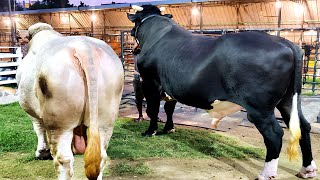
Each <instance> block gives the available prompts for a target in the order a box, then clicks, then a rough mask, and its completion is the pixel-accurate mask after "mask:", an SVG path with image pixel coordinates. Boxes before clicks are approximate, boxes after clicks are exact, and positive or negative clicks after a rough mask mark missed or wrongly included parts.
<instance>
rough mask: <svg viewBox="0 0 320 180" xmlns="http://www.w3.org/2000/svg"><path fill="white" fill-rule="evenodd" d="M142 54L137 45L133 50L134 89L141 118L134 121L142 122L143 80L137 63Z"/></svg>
mask: <svg viewBox="0 0 320 180" xmlns="http://www.w3.org/2000/svg"><path fill="white" fill-rule="evenodd" d="M140 52H141V49H140V47H139V46H138V45H137V44H136V45H135V47H134V48H133V52H132V53H133V58H134V73H133V89H134V95H135V103H136V106H137V109H138V112H139V117H138V118H136V119H135V120H134V121H136V122H140V121H142V120H143V114H142V106H143V98H144V95H143V90H142V80H141V77H140V74H139V71H138V66H137V61H138V58H139V53H140Z"/></svg>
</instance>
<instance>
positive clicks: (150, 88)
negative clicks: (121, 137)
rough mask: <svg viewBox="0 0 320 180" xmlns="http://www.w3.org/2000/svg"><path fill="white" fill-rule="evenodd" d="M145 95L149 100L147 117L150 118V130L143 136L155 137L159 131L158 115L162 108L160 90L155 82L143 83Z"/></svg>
mask: <svg viewBox="0 0 320 180" xmlns="http://www.w3.org/2000/svg"><path fill="white" fill-rule="evenodd" d="M142 87H143V93H144V95H145V98H146V100H147V110H146V112H147V115H148V117H149V118H150V125H149V128H148V129H147V130H146V131H145V132H144V133H142V135H143V136H154V135H155V134H156V133H157V129H158V123H157V121H158V114H159V107H160V98H161V96H160V88H159V86H158V85H157V84H156V83H154V82H148V81H145V80H144V81H143V82H142Z"/></svg>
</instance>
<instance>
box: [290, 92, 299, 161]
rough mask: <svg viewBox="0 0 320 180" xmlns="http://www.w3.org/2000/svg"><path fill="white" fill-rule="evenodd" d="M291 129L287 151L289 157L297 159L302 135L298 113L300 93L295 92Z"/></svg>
mask: <svg viewBox="0 0 320 180" xmlns="http://www.w3.org/2000/svg"><path fill="white" fill-rule="evenodd" d="M289 131H290V135H291V136H290V139H289V146H288V148H287V153H288V155H289V159H290V160H292V159H297V158H298V155H299V152H298V146H299V140H300V137H301V130H300V118H299V114H298V93H295V94H294V96H293V98H292V109H291V114H290V122H289Z"/></svg>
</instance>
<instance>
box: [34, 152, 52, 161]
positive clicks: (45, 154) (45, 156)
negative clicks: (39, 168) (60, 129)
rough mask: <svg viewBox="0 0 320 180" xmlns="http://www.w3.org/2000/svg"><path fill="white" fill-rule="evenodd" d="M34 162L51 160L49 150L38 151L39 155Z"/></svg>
mask: <svg viewBox="0 0 320 180" xmlns="http://www.w3.org/2000/svg"><path fill="white" fill-rule="evenodd" d="M35 159H36V160H53V158H52V156H51V153H50V149H43V150H41V151H39V155H38V156H36V157H35Z"/></svg>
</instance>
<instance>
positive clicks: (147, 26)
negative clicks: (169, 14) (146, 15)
mask: <svg viewBox="0 0 320 180" xmlns="http://www.w3.org/2000/svg"><path fill="white" fill-rule="evenodd" d="M172 25H173V21H172V20H171V19H169V18H166V17H161V16H155V17H152V18H150V19H148V20H147V21H146V22H144V23H143V24H141V26H140V27H139V29H138V34H137V37H138V40H139V45H140V47H141V49H142V51H145V50H146V49H147V48H150V47H151V46H152V45H154V44H155V43H156V42H157V41H159V40H160V39H161V38H162V37H163V36H164V35H165V34H166V33H167V32H168V31H170V30H171V28H172Z"/></svg>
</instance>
